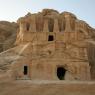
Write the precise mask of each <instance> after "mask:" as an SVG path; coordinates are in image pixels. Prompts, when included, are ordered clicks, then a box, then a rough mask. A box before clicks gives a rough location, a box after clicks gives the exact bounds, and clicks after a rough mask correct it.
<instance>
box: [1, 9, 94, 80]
mask: <svg viewBox="0 0 95 95" xmlns="http://www.w3.org/2000/svg"><path fill="white" fill-rule="evenodd" d="M17 23H18V25H19V27H18V26H17V24H16V23H10V22H1V24H0V33H1V34H0V43H1V44H0V47H1V48H0V51H1V52H2V51H5V50H7V49H9V48H12V47H13V46H14V44H15V45H17V47H19V49H17V47H16V48H13V49H10V50H8V51H7V52H4V53H1V54H0V57H1V60H2V64H1V66H3V63H6V62H7V61H9V64H11V62H12V61H13V60H16V58H18V56H19V55H20V54H19V51H23V52H24V54H25V52H27V51H28V53H29V52H30V51H29V50H30V49H29V48H28V50H27V51H25V50H24V49H25V48H24V49H22V48H23V45H22V46H20V45H21V44H24V45H25V46H24V47H27V46H28V45H27V43H30V42H33V40H34V42H33V43H36V42H37V44H41V43H42V44H44V43H43V42H42V41H43V40H45V41H44V42H46V35H47V34H45V35H41V33H42V32H47V33H51V34H53V32H55V33H56V34H57V35H56V37H57V40H56V41H63V42H64V44H63V45H64V46H61V45H58V44H57V46H56V47H57V50H58V49H63V52H64V55H63V56H64V57H66V53H67V54H68V55H67V56H69V57H71V58H72V59H74V60H75V59H76V60H77V59H78V60H84V61H88V59H89V63H90V65H91V76H92V79H95V74H94V72H95V59H94V56H95V55H94V52H93V51H94V49H95V47H94V43H95V42H94V41H95V29H93V28H92V27H90V26H89V25H88V24H87V23H86V22H84V21H82V20H79V19H78V18H77V17H76V16H75V15H74V14H72V13H69V12H62V13H59V12H58V11H56V10H52V9H44V10H43V11H42V12H39V13H35V14H31V13H28V14H27V15H26V16H24V17H21V18H19V19H18V21H17ZM44 27H45V28H44ZM17 30H18V32H17ZM36 32H37V33H39V34H36ZM33 33H34V34H33ZM59 33H60V35H59ZM35 34H36V36H35ZM39 35H41V36H39ZM58 35H59V36H58ZM16 36H17V38H16ZM38 39H39V40H38ZM85 43H86V44H85ZM87 43H88V46H87ZM31 47H32V45H31V46H30V48H31ZM48 47H50V48H52V47H51V46H47V47H44V52H45V53H46V50H47V49H48ZM87 48H88V52H87V51H86V49H87ZM35 49H36V48H35ZM35 49H34V50H35ZM41 49H43V48H42V47H41V48H40V49H39V51H41ZM14 52H15V53H14ZM31 52H33V51H32V50H31ZM58 52H59V51H58ZM21 53H22V52H21ZM41 53H42V51H41ZM50 53H51V52H50ZM87 53H88V55H87ZM31 54H32V53H31ZM51 54H52V53H51ZM56 54H58V53H56ZM13 55H14V57H13ZM9 56H10V57H9ZM15 56H17V57H15ZM24 56H27V54H25V55H24ZM37 56H38V54H37ZM37 56H36V57H37ZM60 56H62V55H60ZM19 57H20V56H19ZM32 57H33V55H32ZM41 57H43V56H41ZM46 57H47V55H46ZM22 59H24V58H22ZM3 61H4V62H3ZM5 61H6V62H5ZM26 63H29V62H26ZM75 64H76V63H75ZM78 64H79V65H80V63H79V62H78ZM5 65H6V64H5ZM5 67H6V66H5ZM81 67H82V66H81ZM72 68H73V66H72Z"/></svg>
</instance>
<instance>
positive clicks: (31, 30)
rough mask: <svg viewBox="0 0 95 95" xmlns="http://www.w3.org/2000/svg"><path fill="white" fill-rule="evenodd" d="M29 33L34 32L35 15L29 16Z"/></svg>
mask: <svg viewBox="0 0 95 95" xmlns="http://www.w3.org/2000/svg"><path fill="white" fill-rule="evenodd" d="M29 31H30V32H36V17H35V15H32V16H31V24H30V30H29Z"/></svg>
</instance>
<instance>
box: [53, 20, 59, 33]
mask: <svg viewBox="0 0 95 95" xmlns="http://www.w3.org/2000/svg"><path fill="white" fill-rule="evenodd" d="M53 32H59V26H58V19H54V28H53Z"/></svg>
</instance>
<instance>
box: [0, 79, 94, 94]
mask: <svg viewBox="0 0 95 95" xmlns="http://www.w3.org/2000/svg"><path fill="white" fill-rule="evenodd" d="M0 95H95V82H75V81H74V82H70V81H63V82H59V81H30V80H21V81H20V80H16V81H10V82H9V81H3V82H0Z"/></svg>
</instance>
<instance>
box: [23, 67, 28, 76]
mask: <svg viewBox="0 0 95 95" xmlns="http://www.w3.org/2000/svg"><path fill="white" fill-rule="evenodd" d="M27 74H28V66H24V75H27Z"/></svg>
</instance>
